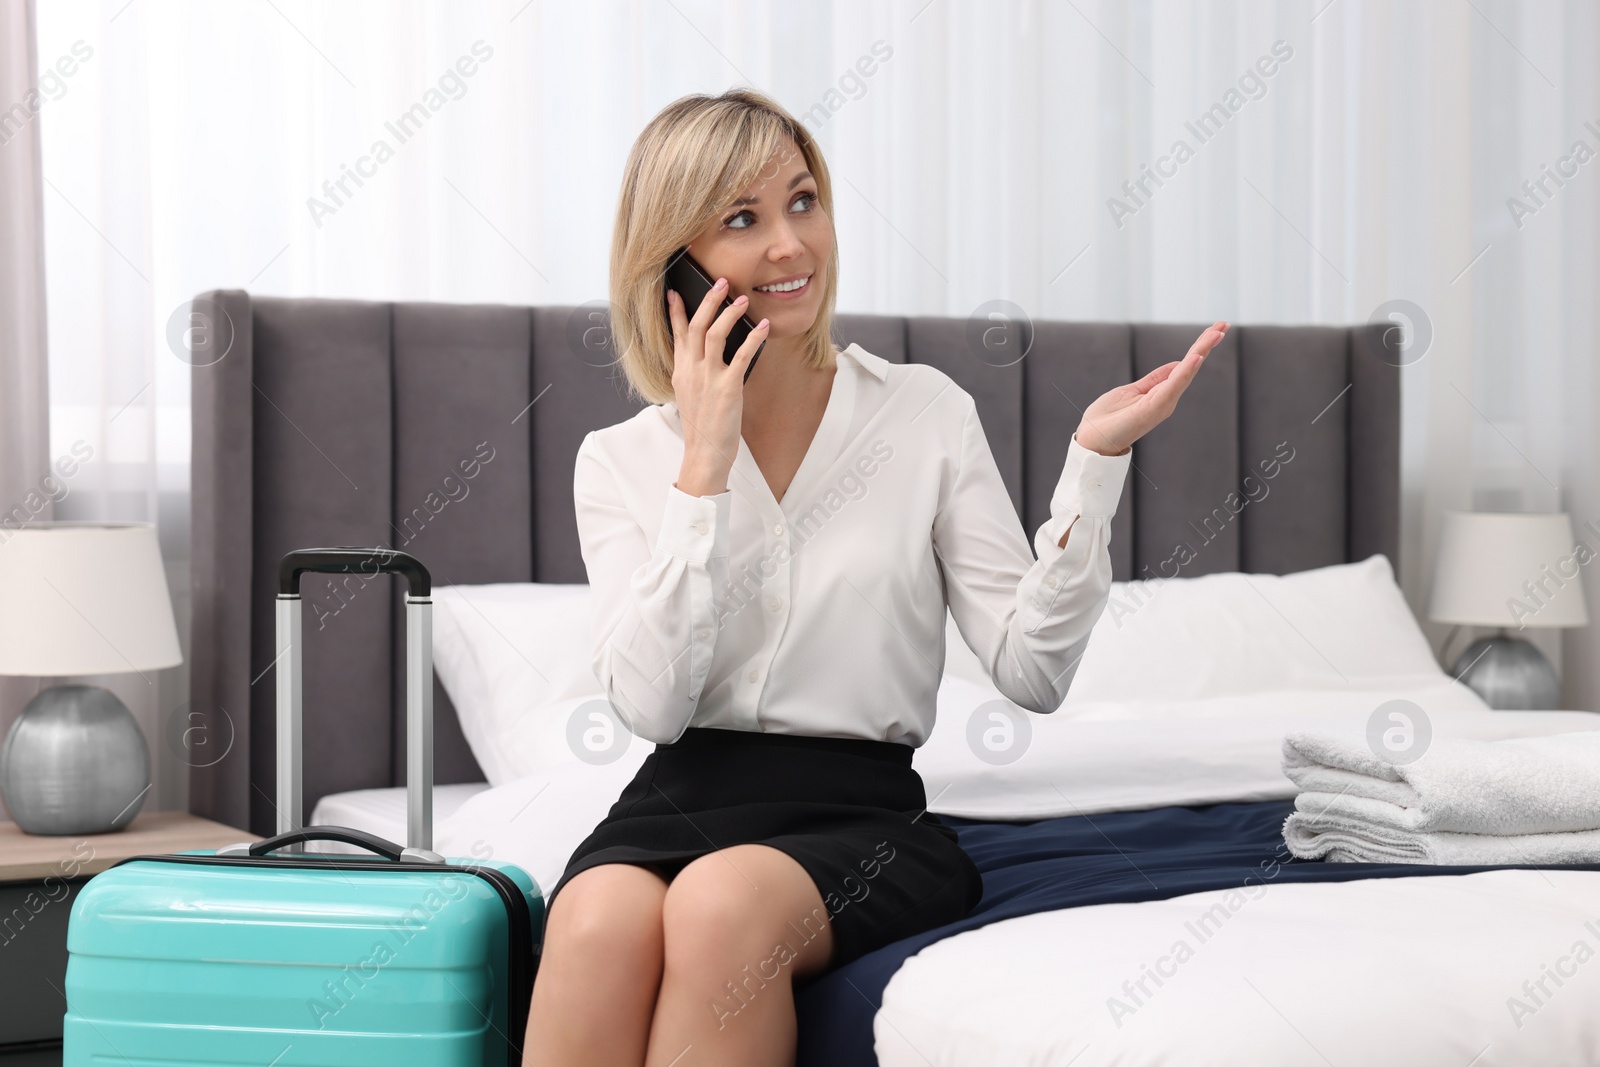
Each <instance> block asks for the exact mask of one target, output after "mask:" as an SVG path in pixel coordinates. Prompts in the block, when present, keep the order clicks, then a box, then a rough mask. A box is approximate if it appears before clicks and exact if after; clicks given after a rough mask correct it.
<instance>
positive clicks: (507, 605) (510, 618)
mask: <svg viewBox="0 0 1600 1067" xmlns="http://www.w3.org/2000/svg"><path fill="white" fill-rule="evenodd" d="M433 605H434V607H433V667H434V672H435V673H436V674H437V675H438V676H439V681H440V683H441V684H442V685H443V686H444V689H445V692H446V693H448V694H450V701H451V703H453V704H454V705H455V707H456V717H457V718H458V719H459V720H460V722H461V732H462V733H463V734H465V735H466V738H467V744H468V746H470V747H471V749H472V754H473V755H474V756H476V757H477V760H478V765H479V766H480V767H482V768H483V773H484V777H486V778H487V779H488V780H489V783H490V784H491V785H499V784H501V783H502V782H507V781H510V780H511V779H513V778H516V777H518V776H520V775H524V774H528V773H531V772H533V771H536V770H543V769H545V768H548V767H552V766H556V765H559V764H563V763H567V762H571V761H573V760H575V759H576V757H575V756H574V754H573V752H572V750H571V748H570V747H569V746H568V744H567V740H566V729H567V717H568V716H569V715H570V714H571V712H572V710H573V708H575V707H576V706H577V704H579V703H582V702H584V701H585V700H588V699H597V698H599V699H603V694H602V693H601V689H600V683H599V682H598V681H596V680H595V677H594V671H593V670H592V669H591V668H590V666H589V660H590V655H591V649H590V647H589V586H588V585H587V584H579V585H547V584H539V583H534V582H507V583H503V584H498V585H455V586H436V587H435V588H434V590H433Z"/></svg>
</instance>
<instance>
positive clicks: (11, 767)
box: [0, 685, 150, 834]
mask: <svg viewBox="0 0 1600 1067" xmlns="http://www.w3.org/2000/svg"><path fill="white" fill-rule="evenodd" d="M149 790H150V749H149V747H148V746H147V745H146V744H145V740H144V734H143V733H142V732H140V730H139V724H138V723H137V722H135V721H134V718H133V713H132V712H130V711H129V710H128V707H127V705H126V704H124V703H123V702H122V701H120V700H118V699H117V695H116V694H115V693H113V692H111V690H109V689H104V688H101V687H100V686H97V685H58V686H56V687H55V688H53V689H46V690H44V691H43V692H42V693H40V694H39V695H38V696H36V697H34V698H33V699H32V700H30V701H28V706H27V707H26V708H24V709H22V714H21V715H20V716H18V717H17V721H16V722H14V723H12V724H11V731H10V732H9V733H7V734H6V743H5V747H4V748H0V799H3V800H4V801H5V803H6V810H7V811H9V812H10V813H11V817H12V818H13V819H15V820H16V821H17V826H18V827H20V828H21V829H23V830H24V831H26V832H28V833H30V834H104V833H110V832H111V831H113V830H120V829H122V828H123V827H124V826H126V825H128V823H130V822H132V821H133V817H134V816H135V815H137V814H139V808H140V807H142V806H143V804H144V798H145V794H146V793H147V792H149Z"/></svg>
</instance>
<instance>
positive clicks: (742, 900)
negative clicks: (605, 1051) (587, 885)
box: [563, 845, 833, 1067]
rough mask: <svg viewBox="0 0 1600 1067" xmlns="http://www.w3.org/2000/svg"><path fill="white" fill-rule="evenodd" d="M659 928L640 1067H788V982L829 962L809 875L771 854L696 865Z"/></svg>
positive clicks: (755, 851) (675, 886) (709, 859)
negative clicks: (656, 973)
mask: <svg viewBox="0 0 1600 1067" xmlns="http://www.w3.org/2000/svg"><path fill="white" fill-rule="evenodd" d="M563 892H565V890H563ZM662 926H663V932H664V935H665V936H664V949H665V954H664V968H663V973H662V980H661V991H660V993H659V995H658V996H657V998H656V1009H655V1016H654V1018H653V1020H652V1022H651V1026H650V1041H649V1046H648V1048H649V1051H648V1055H647V1056H646V1057H645V1061H644V1062H645V1065H646V1067H669V1065H670V1067H722V1065H729V1067H791V1065H792V1064H793V1063H794V1055H795V1014H794V992H793V982H794V980H795V979H796V978H803V977H807V976H809V975H812V974H815V973H817V972H819V971H821V970H823V969H824V968H826V967H827V965H828V962H829V960H830V958H831V957H832V955H833V924H832V923H831V922H830V921H829V917H828V912H827V909H826V908H825V907H824V906H823V901H822V896H821V894H819V893H818V892H817V887H816V884H815V883H814V882H812V880H811V876H810V875H808V874H807V873H806V871H805V868H804V867H801V866H800V864H799V863H797V862H795V861H794V860H793V859H792V858H790V857H789V856H788V855H786V854H785V853H783V852H782V851H780V850H778V849H775V848H772V847H771V846H769V845H734V846H732V847H730V848H725V849H719V850H718V851H716V852H713V853H711V854H709V855H706V856H701V857H700V858H699V859H697V860H695V861H694V862H693V863H690V864H689V865H688V866H687V867H685V868H684V869H683V870H682V871H681V872H680V873H679V874H678V876H677V877H676V878H674V879H673V880H672V885H671V886H670V887H668V889H667V894H666V901H665V905H664V907H663V909H662ZM596 1062H598V1061H596Z"/></svg>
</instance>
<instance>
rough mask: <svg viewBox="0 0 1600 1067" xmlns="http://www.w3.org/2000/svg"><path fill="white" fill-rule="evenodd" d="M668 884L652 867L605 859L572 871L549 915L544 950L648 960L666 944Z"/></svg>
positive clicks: (546, 920) (656, 955) (657, 957)
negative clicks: (664, 914)
mask: <svg viewBox="0 0 1600 1067" xmlns="http://www.w3.org/2000/svg"><path fill="white" fill-rule="evenodd" d="M666 892H667V883H666V882H665V881H664V880H663V879H662V878H661V876H660V875H658V874H656V873H654V872H653V871H649V870H646V869H645V868H642V867H637V866H634V865H632V864H625V863H606V864H601V865H600V866H597V867H591V868H589V869H588V870H586V871H582V872H580V873H578V874H575V875H573V876H572V878H571V879H569V880H568V882H567V884H566V885H564V886H562V887H561V892H559V893H557V894H556V896H555V899H554V900H553V901H551V903H550V910H549V913H548V915H547V916H546V919H545V936H544V951H545V954H546V956H547V958H548V956H549V955H550V954H551V952H552V950H554V953H555V955H557V956H560V955H562V954H563V952H564V951H571V950H573V949H577V950H578V952H579V953H580V955H579V958H582V959H609V960H619V959H620V960H626V961H628V962H630V963H640V962H644V960H645V959H646V958H652V957H653V958H655V959H659V958H660V956H661V953H662V949H663V944H662V941H663V931H662V906H663V904H664V902H665V898H666Z"/></svg>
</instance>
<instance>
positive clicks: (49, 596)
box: [0, 522, 183, 677]
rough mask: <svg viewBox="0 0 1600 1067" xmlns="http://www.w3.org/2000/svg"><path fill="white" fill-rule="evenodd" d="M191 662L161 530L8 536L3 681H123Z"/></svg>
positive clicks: (0, 603)
mask: <svg viewBox="0 0 1600 1067" xmlns="http://www.w3.org/2000/svg"><path fill="white" fill-rule="evenodd" d="M182 662H183V655H182V653H181V652H180V651H179V649H178V628H177V626H176V625H175V624H174V622H173V618H172V600H171V598H170V597H169V596H168V595H167V578H166V572H165V570H164V569H163V568H162V566H161V548H160V545H159V544H158V543H157V541H156V529H155V527H154V526H152V525H151V524H149V523H101V522H41V523H35V524H33V525H30V526H24V527H22V528H21V529H18V530H12V529H6V528H3V527H0V674H26V675H40V676H45V677H59V676H62V675H74V674H115V673H119V672H122V671H146V670H154V669H156V668H159V667H172V666H175V665H176V664H179V663H182Z"/></svg>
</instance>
